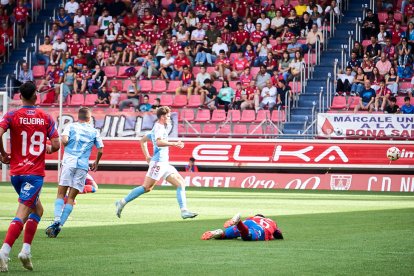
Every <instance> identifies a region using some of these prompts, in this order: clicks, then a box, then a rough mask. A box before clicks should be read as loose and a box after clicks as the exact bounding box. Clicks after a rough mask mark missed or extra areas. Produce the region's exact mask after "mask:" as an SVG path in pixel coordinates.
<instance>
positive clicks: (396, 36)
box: [391, 22, 405, 45]
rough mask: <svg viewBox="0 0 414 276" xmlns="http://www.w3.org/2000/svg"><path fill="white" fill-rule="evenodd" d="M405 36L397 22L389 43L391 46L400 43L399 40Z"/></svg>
mask: <svg viewBox="0 0 414 276" xmlns="http://www.w3.org/2000/svg"><path fill="white" fill-rule="evenodd" d="M404 36H405V32H404V31H403V30H402V29H401V24H400V23H399V22H397V23H396V24H395V28H393V30H392V32H391V42H392V44H393V45H397V44H399V43H400V41H401V38H402V37H404Z"/></svg>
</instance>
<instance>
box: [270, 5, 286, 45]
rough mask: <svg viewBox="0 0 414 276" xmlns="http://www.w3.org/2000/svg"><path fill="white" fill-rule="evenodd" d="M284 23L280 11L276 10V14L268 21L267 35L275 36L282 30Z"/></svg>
mask: <svg viewBox="0 0 414 276" xmlns="http://www.w3.org/2000/svg"><path fill="white" fill-rule="evenodd" d="M284 25H285V18H284V17H282V11H281V10H280V9H278V10H276V16H275V17H274V18H273V19H272V21H271V22H270V29H269V35H271V36H272V37H274V38H276V37H279V36H280V35H281V34H282V32H283V26H284Z"/></svg>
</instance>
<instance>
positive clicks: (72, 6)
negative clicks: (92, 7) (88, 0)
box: [65, 0, 79, 17]
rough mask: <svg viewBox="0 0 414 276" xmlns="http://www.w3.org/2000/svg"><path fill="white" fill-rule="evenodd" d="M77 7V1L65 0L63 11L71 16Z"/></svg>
mask: <svg viewBox="0 0 414 276" xmlns="http://www.w3.org/2000/svg"><path fill="white" fill-rule="evenodd" d="M77 9H79V3H78V2H76V1H75V0H70V1H69V2H67V3H66V4H65V11H66V12H67V13H68V14H69V15H70V16H71V17H73V16H74V15H75V13H76V11H77Z"/></svg>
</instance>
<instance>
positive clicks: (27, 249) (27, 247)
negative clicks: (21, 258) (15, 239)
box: [22, 243, 31, 254]
mask: <svg viewBox="0 0 414 276" xmlns="http://www.w3.org/2000/svg"><path fill="white" fill-rule="evenodd" d="M30 248H31V245H30V244H28V243H23V247H22V252H23V253H26V254H30Z"/></svg>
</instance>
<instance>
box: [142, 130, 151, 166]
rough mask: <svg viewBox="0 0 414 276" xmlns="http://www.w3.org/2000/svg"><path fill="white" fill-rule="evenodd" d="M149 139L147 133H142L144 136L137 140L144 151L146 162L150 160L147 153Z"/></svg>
mask: <svg viewBox="0 0 414 276" xmlns="http://www.w3.org/2000/svg"><path fill="white" fill-rule="evenodd" d="M149 140H150V137H149V135H144V136H142V138H141V140H140V141H139V142H140V144H141V150H142V152H143V153H144V156H145V160H146V161H147V163H148V164H149V162H150V161H151V155H150V154H149V151H148V141H149Z"/></svg>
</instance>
